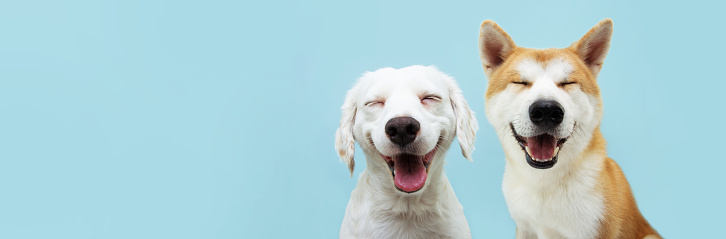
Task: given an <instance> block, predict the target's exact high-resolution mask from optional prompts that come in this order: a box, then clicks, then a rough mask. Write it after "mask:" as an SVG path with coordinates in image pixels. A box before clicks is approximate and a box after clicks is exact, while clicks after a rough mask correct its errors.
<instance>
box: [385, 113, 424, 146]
mask: <svg viewBox="0 0 726 239" xmlns="http://www.w3.org/2000/svg"><path fill="white" fill-rule="evenodd" d="M420 129H421V124H419V123H418V120H416V119H414V118H411V117H396V118H393V119H391V120H389V121H388V123H386V135H388V138H390V139H391V142H393V143H395V144H397V145H399V146H401V147H403V146H406V145H407V144H410V143H411V142H413V140H414V139H416V135H417V134H418V131H419V130H420Z"/></svg>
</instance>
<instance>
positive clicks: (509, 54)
mask: <svg viewBox="0 0 726 239" xmlns="http://www.w3.org/2000/svg"><path fill="white" fill-rule="evenodd" d="M612 31H613V23H612V21H611V20H610V19H604V20H602V21H601V22H600V23H598V24H597V25H596V26H595V27H594V28H592V29H591V30H590V31H589V32H587V34H585V36H583V37H582V38H581V39H580V40H578V41H576V42H575V43H573V44H572V45H571V46H569V47H567V48H564V49H554V48H551V49H529V48H522V47H518V46H516V45H515V44H514V42H513V41H512V38H511V37H509V35H508V34H507V33H506V32H504V30H502V28H500V27H499V26H498V25H497V24H496V23H494V22H493V21H490V20H487V21H484V22H483V23H482V25H481V29H480V35H479V47H480V57H481V60H482V64H483V66H484V72H485V74H486V75H487V78H488V79H489V83H488V87H487V91H486V115H487V118H488V119H489V122H490V123H491V124H492V126H494V128H495V129H496V131H497V133H498V135H499V140H500V141H501V144H502V147H503V148H504V152H505V154H506V168H505V173H504V180H503V183H502V187H503V192H504V197H505V200H506V202H507V206H508V207H509V212H510V214H511V216H512V218H513V219H514V221H515V222H516V224H517V238H644V237H647V238H660V235H658V233H657V232H656V231H655V229H653V228H652V227H651V226H650V224H649V223H648V222H647V221H646V220H645V218H643V216H642V215H641V214H640V211H639V210H638V207H637V205H636V203H635V199H634V198H633V194H632V192H631V191H630V186H629V185H628V182H627V181H626V179H625V175H624V174H623V172H622V171H621V170H620V168H619V167H618V165H617V164H616V163H615V161H613V160H612V159H610V158H608V156H607V154H606V152H605V140H604V139H603V136H602V133H600V128H599V126H600V120H601V118H602V100H601V98H600V89H599V88H598V85H597V82H596V78H597V75H598V72H600V69H601V68H602V64H603V61H604V60H605V56H606V55H607V52H608V49H609V48H610V38H611V36H612Z"/></svg>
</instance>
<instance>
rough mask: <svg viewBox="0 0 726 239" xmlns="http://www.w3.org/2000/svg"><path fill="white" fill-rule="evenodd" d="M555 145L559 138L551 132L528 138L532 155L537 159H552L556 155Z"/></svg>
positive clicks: (528, 145)
mask: <svg viewBox="0 0 726 239" xmlns="http://www.w3.org/2000/svg"><path fill="white" fill-rule="evenodd" d="M555 146H557V139H555V137H553V136H552V135H549V134H543V135H539V136H535V137H529V138H527V147H528V148H529V152H530V153H531V154H532V155H530V156H532V157H533V158H536V159H551V158H552V157H554V156H555V155H554V154H555Z"/></svg>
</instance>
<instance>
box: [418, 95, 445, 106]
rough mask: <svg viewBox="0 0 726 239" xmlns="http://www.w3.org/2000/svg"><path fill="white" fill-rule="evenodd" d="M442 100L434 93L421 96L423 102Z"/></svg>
mask: <svg viewBox="0 0 726 239" xmlns="http://www.w3.org/2000/svg"><path fill="white" fill-rule="evenodd" d="M440 101H441V97H439V96H438V95H434V94H427V95H424V96H422V97H421V104H424V105H430V104H435V103H438V102H440Z"/></svg>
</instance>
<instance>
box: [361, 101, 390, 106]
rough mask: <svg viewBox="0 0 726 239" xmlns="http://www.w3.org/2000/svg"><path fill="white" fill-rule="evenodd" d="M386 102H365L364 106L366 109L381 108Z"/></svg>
mask: <svg viewBox="0 0 726 239" xmlns="http://www.w3.org/2000/svg"><path fill="white" fill-rule="evenodd" d="M385 103H386V102H385V101H383V100H371V101H368V102H366V103H365V104H364V105H365V106H367V107H373V106H383V104H385Z"/></svg>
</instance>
